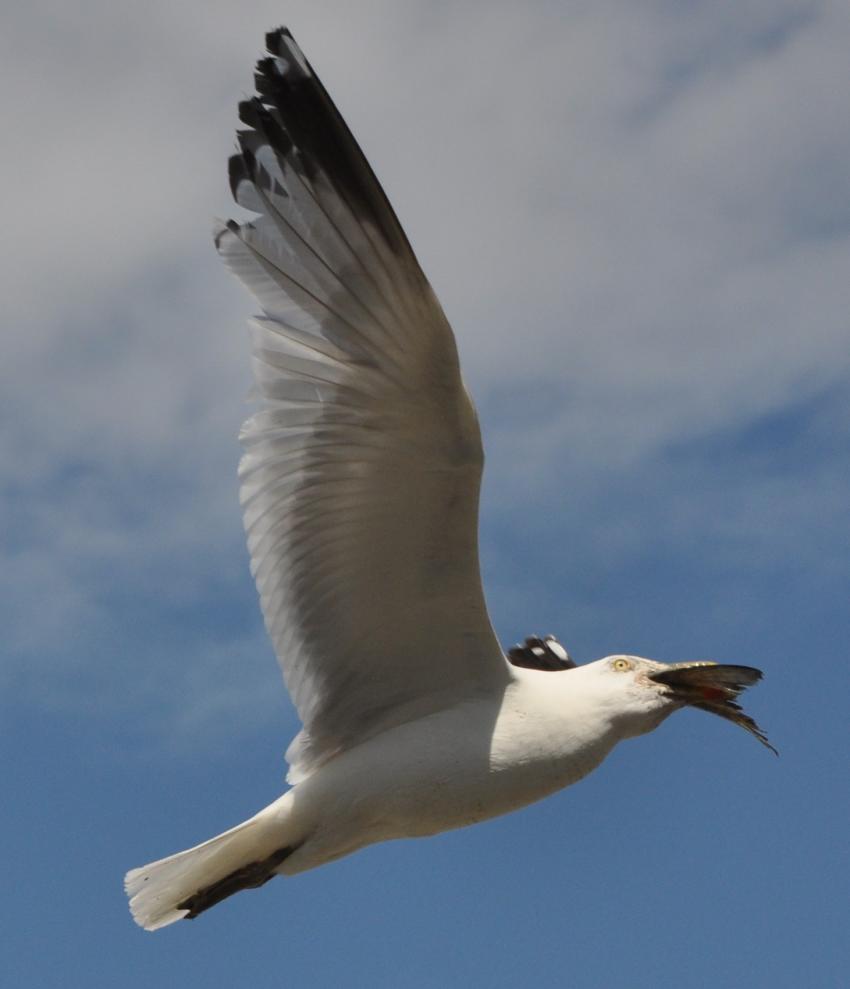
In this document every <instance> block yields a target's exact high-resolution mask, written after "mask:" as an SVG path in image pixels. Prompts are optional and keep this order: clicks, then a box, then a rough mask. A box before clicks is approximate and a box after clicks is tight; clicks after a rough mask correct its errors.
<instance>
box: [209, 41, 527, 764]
mask: <svg viewBox="0 0 850 989" xmlns="http://www.w3.org/2000/svg"><path fill="white" fill-rule="evenodd" d="M266 42H267V48H268V51H269V56H268V57H266V58H264V59H261V60H260V62H259V63H258V66H257V73H256V77H255V79H256V87H257V96H256V97H255V98H254V99H251V100H248V101H246V102H244V103H243V104H241V105H240V119H241V121H242V123H243V124H244V125H245V129H243V130H241V131H240V132H239V135H238V137H239V153H238V154H237V155H235V156H234V157H233V158H232V159H231V163H230V178H231V186H232V189H233V194H234V197H235V199H236V201H237V203H239V205H241V206H243V207H245V208H246V209H248V210H250V211H252V212H253V213H255V214H257V215H256V217H255V218H254V219H252V220H251V221H250V222H246V223H242V224H239V223H236V222H234V221H230V222H228V223H226V224H222V225H221V226H220V228H219V229H218V230H217V232H216V244H217V247H218V249H219V252H220V253H221V255H222V257H223V259H224V261H225V263H226V264H227V265H228V266H229V267H230V268H231V269H232V270H233V271H234V272H235V273H236V274H237V275H238V276H239V278H240V279H241V280H242V281H243V282H244V283H245V284H246V285H247V287H248V288H249V289H250V290H251V292H252V293H253V294H254V296H255V297H256V298H257V299H258V301H259V303H260V305H261V306H262V309H263V314H262V315H261V316H259V317H257V318H255V319H254V320H252V322H251V329H252V338H253V364H254V372H255V377H256V381H257V386H258V390H259V393H260V397H261V402H262V408H261V410H260V411H259V412H258V413H257V414H256V415H254V416H253V417H252V418H251V419H249V420H248V421H247V422H246V423H245V426H244V427H243V433H242V441H243V443H244V446H245V454H244V457H243V459H242V463H241V465H240V478H241V498H242V504H243V510H244V516H245V526H246V530H247V534H248V546H249V551H250V554H251V566H252V570H253V573H254V576H255V579H256V583H257V588H258V591H259V593H260V599H261V603H262V608H263V614H264V616H265V620H266V626H267V628H268V631H269V634H270V635H271V637H272V640H273V643H274V647H275V651H276V653H277V655H278V658H279V660H280V663H281V666H282V668H283V672H284V676H285V679H286V683H287V686H288V688H289V690H290V693H291V694H292V697H293V700H294V702H295V704H296V707H297V709H298V712H299V714H300V716H301V718H302V720H303V722H304V730H303V731H302V732H301V734H300V735H299V736H298V737H297V738H296V740H295V742H294V743H293V745H292V746H291V747H290V750H289V752H288V753H287V757H288V758H289V760H290V763H291V765H292V770H291V773H290V779H291V780H292V781H297V780H298V779H299V778H303V777H304V776H305V775H308V774H309V773H310V772H311V771H312V770H313V769H315V768H316V767H317V766H318V765H320V764H321V763H322V762H324V761H325V760H327V759H328V758H330V757H331V756H333V755H334V754H335V753H337V752H339V751H342V750H344V749H346V748H349V747H351V746H352V745H355V744H357V743H358V742H360V741H362V740H364V739H365V738H368V737H370V736H371V735H374V734H375V733H377V732H378V731H381V730H383V729H384V728H386V727H389V726H391V725H393V724H399V723H402V722H404V721H406V720H409V719H410V718H413V717H421V716H423V715H425V714H427V713H429V712H431V711H435V710H438V709H439V708H441V707H443V706H446V705H449V704H453V703H457V702H458V701H459V700H461V699H463V698H465V697H468V696H470V695H474V694H475V693H476V692H478V691H483V690H492V689H494V687H497V686H498V685H499V684H501V683H505V682H507V680H508V678H509V675H510V674H509V671H508V666H507V664H506V662H505V660H504V657H503V656H502V653H501V649H500V648H499V645H498V643H497V641H496V639H495V636H494V634H493V631H492V628H491V625H490V621H489V618H488V615H487V611H486V606H485V603H484V598H483V592H482V589H481V581H480V575H479V566H478V546H477V517H478V491H479V482H480V475H481V468H482V453H481V441H480V435H479V431H478V425H477V421H476V417H475V412H474V409H473V407H472V404H471V402H470V400H469V398H468V396H467V393H466V391H465V389H464V386H463V383H462V380H461V377H460V371H459V367H458V359H457V350H456V347H455V341H454V337H453V335H452V332H451V329H450V327H449V325H448V323H447V321H446V319H445V316H444V315H443V313H442V310H441V309H440V306H439V303H438V302H437V300H436V298H435V297H434V295H433V292H432V290H431V288H430V286H429V284H428V282H427V280H426V279H425V276H424V275H423V273H422V271H421V269H420V268H419V265H418V263H417V262H416V259H415V257H414V255H413V252H412V251H411V249H410V245H409V244H408V241H407V238H406V237H405V235H404V233H403V231H402V229H401V227H400V225H399V223H398V220H397V219H396V217H395V214H394V213H393V210H392V208H391V207H390V205H389V202H388V201H387V199H386V197H385V195H384V193H383V191H382V190H381V187H380V185H379V183H378V181H377V179H376V178H375V176H374V174H373V173H372V171H371V169H370V167H369V165H368V163H367V162H366V159H365V158H364V157H363V154H362V152H361V151H360V149H359V147H358V146H357V144H356V142H355V141H354V138H353V137H352V135H351V133H350V132H349V130H348V128H347V127H346V125H345V123H344V122H343V120H342V118H341V116H340V115H339V113H338V111H337V110H336V108H335V107H334V105H333V103H332V102H331V100H330V98H329V97H328V95H327V93H326V92H325V90H324V88H323V87H322V85H321V83H320V82H319V80H318V79H317V77H316V75H315V74H314V72H313V70H312V68H311V67H310V65H309V64H308V63H307V62H306V60H305V59H304V57H303V55H302V54H301V52H300V50H299V49H298V47H297V45H296V44H295V42H294V41H293V40H292V37H291V36H290V35H289V33H288V32H287V31H286V30H285V29H280V30H278V31H275V32H272V33H271V34H270V35H268V37H267V39H266Z"/></svg>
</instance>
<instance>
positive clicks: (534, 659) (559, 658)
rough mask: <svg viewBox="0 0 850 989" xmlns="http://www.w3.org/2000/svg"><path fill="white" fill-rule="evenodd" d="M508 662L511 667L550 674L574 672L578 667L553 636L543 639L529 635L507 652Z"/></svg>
mask: <svg viewBox="0 0 850 989" xmlns="http://www.w3.org/2000/svg"><path fill="white" fill-rule="evenodd" d="M508 660H509V661H510V663H511V664H512V665H513V666H522V667H525V669H528V670H547V671H550V672H556V671H558V670H574V669H575V668H576V667H577V666H578V663H576V662H574V661H573V659H572V657H571V656H570V654H569V653H568V652H567V650H566V649H564V647H563V646H562V645H561V643H560V642H558V640H557V639H556V638H555V636H554V635H547V636H546V637H545V638H541V637H540V636H539V635H530V636H529V637H528V638H527V639H526V640H525V642H523V644H522V645H519V644H517V645H515V646H514V647H513V649H509V650H508Z"/></svg>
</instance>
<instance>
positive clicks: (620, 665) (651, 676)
mask: <svg viewBox="0 0 850 989" xmlns="http://www.w3.org/2000/svg"><path fill="white" fill-rule="evenodd" d="M578 669H579V670H582V671H585V675H587V676H588V677H592V678H593V680H594V681H595V684H594V687H595V692H596V693H597V696H598V697H600V698H605V699H606V701H607V703H606V706H607V707H608V708H609V712H610V716H611V719H612V721H614V722H616V724H617V726H618V729H619V731H620V733H621V735H622V736H623V737H631V736H634V735H642V734H645V733H646V732H649V731H652V730H653V729H654V728H656V727H657V726H658V725H659V724H660V723H661V721H663V720H664V718H666V717H667V716H668V715H670V714H672V713H673V711H676V710H678V709H679V708H681V707H696V708H699V709H700V710H701V711H710V712H711V713H712V714H716V715H718V716H719V717H721V718H726V720H727V721H731V722H733V723H734V724H736V725H740V726H741V727H742V728H744V729H745V730H746V731H748V732H749V733H750V734H751V735H754V736H755V737H756V738H757V739H758V740H759V741H760V742H761V743H762V745H766V746H767V748H769V749H770V750H771V752H774V753H776V749H775V748H774V747H773V746H772V745H771V744H770V742H769V741H768V739H767V736H766V735H765V733H764V732H763V731H762V730H761V728H759V726H758V725H757V724H756V722H755V721H754V720H753V719H752V718H751V717H750V716H749V715H747V714H745V713H744V712H743V711H742V709H741V707H740V705H739V704H737V703H736V699H737V697H738V695H739V694H740V693H741V691H743V690H745V689H746V688H747V687H751V686H752V685H753V684H755V683H757V682H758V681H759V680H761V678H762V673H761V670H757V669H755V668H754V667H752V666H729V665H721V664H719V663H711V662H689V663H659V662H656V661H655V660H652V659H642V658H641V657H640V656H607V657H606V658H605V659H600V660H598V661H597V662H595V663H588V664H587V666H583V667H579V668H578ZM576 672H578V670H576ZM588 686H589V684H588ZM777 754H778V753H777Z"/></svg>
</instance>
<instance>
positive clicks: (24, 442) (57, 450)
mask: <svg viewBox="0 0 850 989" xmlns="http://www.w3.org/2000/svg"><path fill="white" fill-rule="evenodd" d="M356 6H357V9H356V11H355V10H354V9H353V8H352V6H351V5H348V4H343V3H328V4H325V5H322V6H319V5H318V4H315V3H306V2H303V3H294V4H288V5H287V11H286V13H287V15H288V16H289V19H290V23H291V26H292V27H293V30H294V31H295V32H296V34H297V36H298V37H299V38H300V39H301V41H302V44H303V46H304V47H305V49H306V51H307V54H308V57H309V58H310V59H311V60H312V61H313V62H314V64H315V65H316V67H317V69H318V70H319V71H320V72H321V74H322V75H323V78H324V79H325V82H326V84H327V85H328V88H329V89H330V91H331V92H332V94H333V95H334V97H335V98H336V99H337V101H338V103H339V105H340V107H341V109H342V111H343V113H344V115H345V116H346V117H347V118H348V120H349V122H350V124H351V126H352V128H353V129H354V131H355V133H356V134H357V136H358V138H359V140H360V142H361V144H362V145H363V147H364V148H365V150H366V152H367V154H368V156H369V157H370V159H371V160H372V162H373V163H374V165H375V168H376V170H377V172H378V174H379V176H380V177H381V179H382V181H383V182H384V183H385V186H386V188H387V192H388V194H389V195H390V198H391V199H392V201H393V202H394V204H395V206H396V208H397V210H398V212H399V215H400V217H401V219H402V222H403V223H404V225H405V227H406V229H407V230H408V233H409V234H410V236H411V239H412V241H413V244H414V247H415V248H416V249H417V252H418V253H419V255H420V258H421V260H422V262H423V265H424V267H425V269H426V271H427V273H428V274H429V276H430V277H431V279H432V281H433V283H434V285H435V288H436V289H437V291H438V294H439V295H440V297H441V298H442V300H443V302H444V305H445V308H446V310H447V312H448V314H449V316H450V318H451V319H452V321H453V323H454V325H455V328H456V331H457V333H458V337H459V343H460V347H461V351H462V355H463V359H464V366H465V369H466V374H467V377H468V379H469V380H470V383H471V386H472V390H473V392H474V394H475V396H476V398H477V400H478V404H479V406H480V408H481V411H482V418H483V421H484V426H485V433H486V438H487V441H488V453H489V463H490V479H489V481H488V498H490V499H491V500H490V501H489V502H488V504H490V505H491V507H492V510H493V511H494V512H495V513H497V514H498V515H499V517H500V518H501V517H503V515H504V513H506V512H510V511H514V512H517V511H518V510H519V509H520V508H521V507H522V506H523V505H524V504H525V502H526V498H527V494H526V492H525V491H523V490H522V487H521V485H520V483H519V481H518V480H517V477H518V476H520V477H528V476H533V477H534V478H535V479H536V480H537V482H538V483H539V484H540V486H541V488H542V489H543V490H544V491H545V492H547V494H546V495H545V496H543V495H541V496H540V497H541V499H542V503H544V504H547V505H549V506H552V505H554V504H557V502H558V498H559V495H558V491H559V489H560V486H561V485H562V484H563V481H564V475H565V472H568V474H569V481H570V484H571V486H572V489H573V491H574V497H575V501H574V502H573V506H574V507H575V508H576V509H577V510H582V511H587V512H592V510H593V506H592V497H593V494H594V492H596V491H597V490H598V489H599V487H600V486H601V485H602V484H603V483H604V480H605V479H606V478H607V477H609V476H610V472H611V471H612V470H619V469H622V470H633V471H635V472H636V474H637V475H639V474H641V473H642V472H650V471H652V470H653V469H654V468H655V467H656V466H657V464H658V463H659V462H660V461H662V460H663V458H664V457H665V455H666V453H665V451H667V450H669V449H670V448H671V447H674V446H675V445H676V444H681V443H688V442H690V441H692V440H696V439H699V438H700V437H703V436H705V435H707V434H711V433H712V431H716V430H729V429H736V428H743V427H745V426H746V425H747V424H748V423H751V422H752V421H754V420H757V419H758V418H759V417H762V416H764V415H767V414H769V413H771V412H773V411H775V410H777V409H781V408H783V407H785V406H787V405H788V404H789V403H794V402H798V401H800V399H801V398H804V397H805V396H810V397H812V396H817V395H820V394H823V393H825V392H826V391H828V390H829V388H830V387H835V386H836V385H837V384H840V383H841V382H846V379H847V370H848V359H849V358H848V355H850V347H848V338H850V332H849V331H848V324H847V316H846V310H847V305H846V289H845V285H846V272H847V270H848V261H850V256H848V255H850V237H848V226H847V209H846V204H847V202H848V195H847V194H848V191H850V190H848V187H847V183H848V180H847V173H846V161H847V159H848V152H849V151H850V148H848V136H847V128H846V127H845V125H844V117H845V110H844V102H845V98H846V97H845V94H846V93H847V91H848V88H850V86H848V83H849V82H850V80H848V78H847V77H848V68H847V66H848V62H847V58H846V51H847V47H848V43H850V13H848V9H847V7H846V4H842V3H838V2H833V3H829V2H824V3H814V2H812V3H804V2H791V0H783V2H779V3H766V2H761V3H759V2H750V3H746V2H744V3H740V4H736V5H734V6H731V5H722V6H717V5H710V4H678V3H670V2H660V0H659V2H654V3H646V4H634V3H631V2H626V0H619V2H614V0H610V2H601V3H574V4H566V5H564V4H551V3H539V4H531V5H528V4H509V3H501V4H480V3H465V4H439V5H434V4H425V3H390V2H388V0H387V2H384V3H369V4H358V5H356ZM280 16H281V8H280V5H279V4H278V3H271V2H268V3H266V2H263V3H246V4H231V3H204V4H201V3H198V2H191V3H186V4H180V5H173V4H172V5H169V4H167V3H165V2H155V3H153V4H149V5H147V6H146V7H145V8H144V10H142V9H141V8H138V7H135V6H132V5H114V4H107V3H106V2H102V0H88V2H85V3H83V4H81V5H76V6H75V7H74V9H73V11H72V10H71V9H70V8H68V7H67V5H62V4H59V3H41V4H40V5H39V6H38V7H37V8H26V9H24V8H18V9H17V10H16V11H15V12H14V13H13V15H12V16H11V18H10V28H9V30H8V31H6V32H4V43H5V46H6V50H5V52H4V65H5V66H6V68H7V72H9V73H11V74H12V75H13V76H14V77H15V78H16V79H18V80H19V81H20V83H21V85H20V88H19V92H18V93H16V94H14V96H12V97H10V96H9V91H8V90H6V91H5V96H6V99H7V102H6V104H5V105H4V106H3V114H4V132H6V133H8V134H14V135H16V138H17V146H18V147H19V148H20V150H19V151H18V152H17V154H16V157H15V158H14V159H13V160H10V159H8V158H7V161H6V168H8V170H9V174H8V175H7V176H6V177H5V178H4V189H5V191H6V198H7V204H6V206H5V207H4V214H5V220H6V230H7V245H10V246H12V248H13V249H12V250H11V251H8V252H7V254H8V258H9V260H8V263H7V264H6V265H5V266H4V270H3V273H2V275H0V277H2V292H3V298H4V300H5V303H6V322H7V327H8V329H7V332H6V333H5V334H4V344H3V350H4V353H3V361H2V371H0V375H2V379H3V380H2V389H3V405H4V416H3V426H2V429H0V453H2V454H3V456H4V463H5V464H6V465H7V470H6V483H5V487H4V499H5V504H6V506H7V509H8V511H9V512H10V513H12V514H11V515H10V517H13V518H15V519H16V520H18V522H19V526H18V527H17V529H16V537H15V542H14V545H11V544H10V545H8V546H7V560H8V561H10V563H11V565H12V566H11V569H7V571H6V573H7V576H6V578H5V582H6V585H7V591H8V595H9V596H8V597H7V609H6V614H5V615H4V618H5V621H6V624H7V627H8V628H10V629H12V630H14V631H13V632H12V634H11V639H12V641H14V642H16V643H17V645H18V649H19V652H20V655H21V656H23V657H26V659H27V662H30V661H36V660H33V659H32V657H34V656H36V655H37V652H38V650H39V649H44V648H45V647H46V646H49V644H50V643H51V642H52V643H54V644H55V643H56V642H57V641H61V639H62V630H63V629H67V628H68V627H69V626H71V625H73V624H74V623H75V622H76V623H77V624H78V625H81V626H84V627H85V628H87V629H94V630H99V631H98V632H97V634H95V633H94V632H92V633H91V634H92V635H93V637H94V638H95V639H97V637H98V636H100V638H99V639H98V641H100V642H102V644H103V648H104V649H108V647H109V645H110V644H111V640H110V637H109V634H108V633H107V632H106V631H104V629H106V628H107V626H108V625H109V621H110V613H112V614H113V620H114V610H113V611H112V612H110V609H111V608H113V607H114V606H113V605H112V604H110V601H111V599H110V596H109V592H108V589H106V588H105V587H104V586H103V585H104V576H103V575H104V574H105V573H107V574H110V575H112V576H113V578H114V579H115V580H117V581H120V582H125V583H126V585H127V586H129V587H134V586H138V587H141V588H148V589H150V588H155V586H156V584H157V582H158V581H168V580H169V579H170V578H171V579H174V575H175V569H174V568H175V566H176V564H175V560H180V561H181V562H180V563H179V566H178V571H177V572H179V575H180V580H181V582H183V581H185V582H188V584H189V585H190V586H192V587H195V589H196V592H197V594H198V595H200V596H202V595H203V591H204V587H205V585H206V583H207V581H208V580H209V576H208V574H209V573H220V574H224V575H225V576H224V577H223V578H222V580H223V582H224V584H225V585H226V586H228V587H232V588H233V589H234V591H235V592H236V593H237V594H244V587H245V580H246V578H245V573H244V570H243V569H240V568H241V567H244V566H245V564H244V562H243V561H244V556H238V555H234V554H239V553H242V552H243V551H242V550H241V549H237V544H238V543H239V533H238V518H237V514H238V510H237V508H236V501H235V482H234V481H233V470H234V469H235V461H236V457H237V455H238V451H237V449H236V446H235V442H234V435H235V432H236V429H237V428H238V424H239V420H240V419H241V418H242V417H243V416H244V414H245V411H246V410H245V407H244V406H243V404H242V397H243V395H244V393H245V391H246V390H247V387H248V362H247V355H246V354H245V347H244V334H243V331H242V326H243V324H244V318H245V316H246V315H247V314H248V313H249V312H250V311H251V310H252V308H253V303H252V302H251V301H250V300H249V299H248V298H247V297H245V296H244V295H243V294H242V292H241V291H240V289H239V288H238V287H237V286H236V285H235V284H232V283H231V282H230V280H229V279H228V277H227V275H226V273H225V272H224V271H223V270H220V268H219V266H218V262H217V260H216V258H215V257H214V254H213V251H212V247H211V244H210V242H209V235H208V230H209V216H210V214H213V213H222V214H225V215H226V214H228V213H229V212H230V211H231V206H230V204H229V201H228V196H227V190H226V182H225V159H226V157H227V155H228V154H229V153H230V149H231V147H232V144H233V139H232V130H233V127H234V125H235V103H236V101H237V99H238V98H239V97H240V96H241V95H242V94H243V93H244V92H245V91H247V90H248V89H249V87H250V75H251V66H252V63H253V60H254V58H255V57H256V56H257V54H258V53H259V48H260V45H261V42H262V32H263V31H264V30H265V29H267V28H268V27H271V26H273V25H274V24H276V23H277V22H278V21H279V19H280ZM528 396H533V397H534V398H533V401H529V398H528ZM837 428H841V429H843V428H846V427H844V426H841V425H839V426H838V427H837ZM81 470H82V471H83V472H84V473H86V476H87V478H88V479H87V481H86V485H85V487H84V489H81V488H80V486H79V483H78V482H77V483H71V482H70V481H69V477H72V476H78V474H79V471H81ZM75 471H76V472H78V473H77V475H75V473H74V472H75ZM669 476H670V483H671V484H673V485H675V475H669ZM752 481H753V486H754V488H756V487H758V484H759V483H760V482H759V481H758V480H757V479H756V478H753V479H752ZM671 497H674V494H671ZM783 497H784V496H783ZM799 497H800V496H799V492H791V493H789V494H788V495H787V499H786V502H787V504H788V505H789V506H792V505H793V506H797V507H792V508H789V512H790V514H791V516H793V517H794V518H798V517H799V511H800V509H799V505H798V499H799ZM757 500H758V499H757ZM830 504H831V503H830ZM828 510H829V511H834V510H835V509H834V506H833V507H831V508H829V509H828ZM733 514H734V515H735V517H736V518H738V519H739V522H740V525H739V527H738V529H739V531H740V529H741V526H743V525H744V524H746V523H745V520H747V519H749V518H750V517H751V513H750V512H749V510H748V508H747V505H746V499H745V498H742V499H741V501H740V503H739V504H737V505H736V506H733ZM653 523H654V524H658V525H661V526H663V525H665V524H666V523H665V521H664V518H661V519H653ZM634 524H635V525H636V524H638V523H637V522H635V523H634ZM669 524H670V527H671V529H670V531H674V530H675V525H676V524H675V522H670V523H669ZM730 524H731V523H730ZM490 538H491V537H489V536H485V539H490ZM611 539H612V540H613V541H614V544H613V545H612V546H611V548H610V550H609V552H610V553H612V554H616V553H621V552H624V547H626V550H627V549H628V546H629V545H631V542H632V541H633V539H634V529H633V527H632V529H628V527H625V528H623V529H622V531H621V533H620V535H619V536H617V534H616V533H614V532H612V533H611ZM618 540H619V541H618ZM493 552H494V553H499V552H501V550H499V549H498V548H497V547H495V546H494V548H493ZM193 567H197V569H196V570H195V571H194V576H192V573H193ZM107 583H108V581H107ZM496 595H497V597H499V598H500V599H501V597H502V590H501V588H499V587H497V589H496ZM45 598H47V599H49V601H50V602H51V605H52V607H51V609H49V610H50V615H51V618H50V620H46V621H44V622H43V623H39V627H38V629H35V628H33V627H32V625H33V621H32V615H34V614H38V613H39V611H40V610H41V609H42V608H43V602H44V600H45ZM150 600H151V604H150V607H151V608H152V609H154V610H155V609H156V608H157V607H158V606H157V605H156V603H155V594H154V593H153V591H151V598H150ZM11 602H14V604H13V605H12V604H11ZM251 607H253V605H252V606H251ZM33 637H34V638H33ZM252 641H253V640H252ZM151 649H153V645H151ZM208 652H209V651H208V650H204V649H201V650H199V653H203V655H202V654H199V655H187V656H186V657H185V659H184V662H185V663H187V664H188V666H187V669H189V670H190V671H191V670H199V669H203V668H204V664H205V663H206V662H207V660H208ZM80 662H90V663H91V664H96V663H102V662H104V658H103V656H100V655H97V656H93V657H91V659H90V660H89V659H85V658H84V659H82V660H80ZM156 668H161V667H156ZM17 669H18V670H20V665H19V666H18V667H17ZM187 675H190V674H187ZM217 696H218V697H219V699H218V700H216V699H215V698H212V697H210V698H207V701H206V702H205V703H209V704H210V705H212V707H215V705H216V704H218V703H219V701H220V695H217ZM199 703H200V702H199ZM216 709H217V710H218V708H216Z"/></svg>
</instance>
